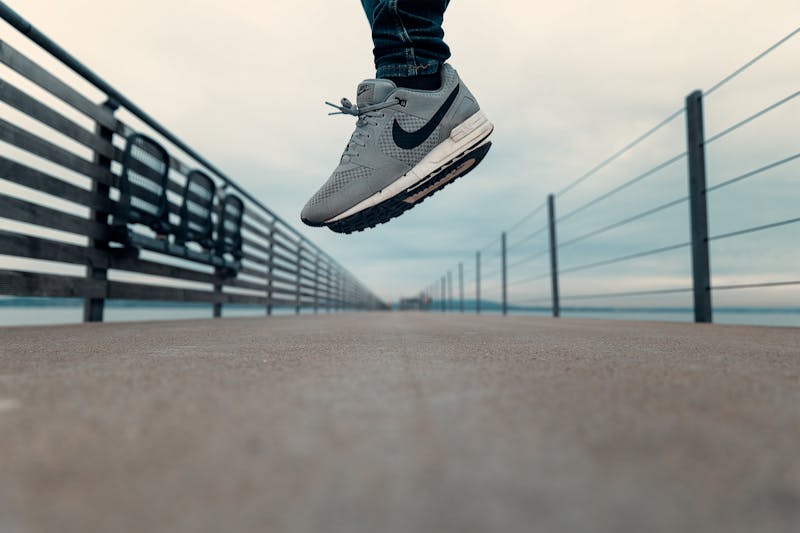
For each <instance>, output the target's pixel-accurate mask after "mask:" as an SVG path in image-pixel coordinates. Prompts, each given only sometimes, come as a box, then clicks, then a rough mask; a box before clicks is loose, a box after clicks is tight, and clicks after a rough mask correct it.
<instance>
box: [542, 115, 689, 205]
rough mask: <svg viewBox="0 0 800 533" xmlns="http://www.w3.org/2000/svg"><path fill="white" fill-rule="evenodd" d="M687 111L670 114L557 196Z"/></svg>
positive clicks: (558, 195)
mask: <svg viewBox="0 0 800 533" xmlns="http://www.w3.org/2000/svg"><path fill="white" fill-rule="evenodd" d="M685 110H686V108H685V107H682V108H680V109H678V110H677V111H675V112H674V113H672V114H670V115H669V116H668V117H667V118H665V119H664V120H662V121H661V122H659V123H658V124H656V125H655V126H653V127H652V128H650V129H649V130H647V131H646V132H645V133H643V134H642V135H640V136H639V137H637V138H636V139H634V140H633V141H631V142H630V143H628V144H627V145H625V146H624V147H623V148H622V149H620V150H619V151H617V152H615V153H614V154H613V155H612V156H610V157H609V158H607V159H606V160H604V161H603V162H602V163H600V164H598V165H596V166H595V167H593V168H592V169H591V170H589V171H588V172H586V173H585V174H583V175H582V176H580V177H579V178H577V179H576V180H574V181H573V182H572V183H570V184H569V185H567V186H566V187H564V188H563V189H561V190H560V191H558V192H557V193H556V196H557V197H560V196H562V195H564V194H566V193H567V192H569V191H570V190H572V189H574V188H575V187H576V186H578V185H579V184H580V183H583V182H584V181H586V180H587V179H589V178H590V177H592V176H593V175H595V174H597V173H598V172H599V171H600V170H602V169H603V168H605V167H607V166H608V165H609V164H611V163H612V162H614V161H615V160H617V159H619V158H620V157H622V156H623V155H624V154H625V153H627V152H628V151H630V150H631V149H633V148H634V147H635V146H637V145H638V144H639V143H641V142H642V141H644V140H645V139H647V138H648V137H650V136H651V135H653V134H654V133H656V132H657V131H658V130H660V129H661V128H663V127H664V126H666V125H667V124H669V123H670V122H672V121H673V120H675V119H676V118H678V117H679V116H681V114H683V112H684V111H685Z"/></svg>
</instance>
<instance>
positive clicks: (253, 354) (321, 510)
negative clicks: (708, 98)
mask: <svg viewBox="0 0 800 533" xmlns="http://www.w3.org/2000/svg"><path fill="white" fill-rule="evenodd" d="M798 443H800V330H798V329H789V328H787V329H777V328H761V327H731V326H696V325H688V324H654V323H630V322H609V321H598V320H574V319H560V320H552V319H538V318H531V317H507V318H502V317H498V316H482V317H475V316H458V315H439V314H433V313H432V314H421V313H408V314H405V313H385V314H343V315H335V316H334V315H330V316H317V317H314V316H308V317H300V318H294V317H275V318H270V319H257V318H255V319H223V320H218V321H210V320H207V321H182V322H170V323H164V322H161V323H144V324H141V323H140V324H133V323H127V324H89V325H75V326H61V327H32V328H8V329H0V531H2V532H3V533H23V532H39V531H59V532H76V533H77V532H80V533H91V532H108V531H114V532H128V531H130V532H143V531H148V532H152V531H169V532H192V533H196V532H214V533H217V532H220V531H229V532H234V531H258V532H265V531H299V532H300V531H320V532H326V533H330V532H343V533H344V532H346V533H356V532H369V533H376V532H380V533H392V532H398V533H408V532H421V531H432V532H437V533H438V532H471V531H491V532H505V531H520V532H523V531H524V532H531V531H542V532H564V531H567V532H569V531H592V532H609V533H610V532H621V531H631V532H648V533H654V532H665V533H667V532H669V533H673V532H676V531H681V532H686V531H697V532H709V531H726V532H738V531H741V532H748V533H752V532H759V531H778V532H782V531H785V532H787V533H788V532H796V531H798V528H800V453H798V450H800V448H799V447H798V446H799V444H798Z"/></svg>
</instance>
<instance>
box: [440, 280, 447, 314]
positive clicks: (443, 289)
mask: <svg viewBox="0 0 800 533" xmlns="http://www.w3.org/2000/svg"><path fill="white" fill-rule="evenodd" d="M445 283H447V281H446V280H445V277H444V276H442V303H441V306H442V313H444V312H446V311H447V309H445V291H446V290H447V289H446V288H445Z"/></svg>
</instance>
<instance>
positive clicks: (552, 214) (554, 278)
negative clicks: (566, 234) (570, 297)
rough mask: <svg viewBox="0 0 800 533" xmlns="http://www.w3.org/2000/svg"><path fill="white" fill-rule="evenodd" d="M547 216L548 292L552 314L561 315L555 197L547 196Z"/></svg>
mask: <svg viewBox="0 0 800 533" xmlns="http://www.w3.org/2000/svg"><path fill="white" fill-rule="evenodd" d="M547 216H548V221H549V226H550V292H551V297H552V300H553V316H554V317H556V318H558V317H559V316H561V295H560V294H559V287H558V239H557V236H556V197H555V196H554V195H552V194H550V195H548V196H547Z"/></svg>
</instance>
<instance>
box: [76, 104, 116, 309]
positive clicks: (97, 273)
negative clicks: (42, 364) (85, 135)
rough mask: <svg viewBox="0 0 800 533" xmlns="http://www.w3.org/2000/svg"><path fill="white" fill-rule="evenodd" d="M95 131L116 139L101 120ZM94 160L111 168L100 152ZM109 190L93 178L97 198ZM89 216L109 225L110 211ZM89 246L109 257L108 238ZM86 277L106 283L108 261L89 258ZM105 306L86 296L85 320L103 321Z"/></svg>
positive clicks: (95, 212)
mask: <svg viewBox="0 0 800 533" xmlns="http://www.w3.org/2000/svg"><path fill="white" fill-rule="evenodd" d="M103 105H104V106H105V107H107V108H108V109H110V110H111V112H112V113H113V112H114V111H116V110H117V108H118V107H119V106H118V105H117V104H116V102H114V101H112V100H107V101H106V102H105V104H103ZM95 132H96V133H97V136H98V137H100V138H101V139H104V140H106V141H108V142H109V143H111V142H112V141H113V139H114V132H113V130H111V129H109V128H106V127H105V126H103V125H102V124H100V123H99V122H98V123H96V124H95ZM94 162H95V164H96V165H97V166H98V167H102V168H105V169H110V168H111V159H110V158H108V157H106V156H104V155H102V154H100V153H99V152H95V153H94ZM109 191H110V187H109V186H108V185H105V184H103V183H100V181H99V180H93V184H92V194H93V195H94V196H95V197H96V198H108V195H109ZM89 218H90V219H91V220H94V221H95V222H97V223H99V224H103V225H108V213H106V212H104V211H100V210H97V209H92V211H91V213H90V214H89ZM89 248H90V249H93V250H96V251H97V252H99V253H98V254H97V256H100V255H101V254H102V256H103V257H108V249H109V246H108V241H106V240H101V239H94V238H91V239H89ZM86 277H87V278H88V279H90V280H95V281H101V282H103V283H104V284H105V283H106V282H107V281H108V264H107V261H103V262H102V263H100V264H98V263H97V262H95V261H93V260H92V259H89V260H88V262H87V264H86ZM104 308H105V299H104V298H85V299H84V300H83V321H84V322H102V321H103V310H104Z"/></svg>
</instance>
